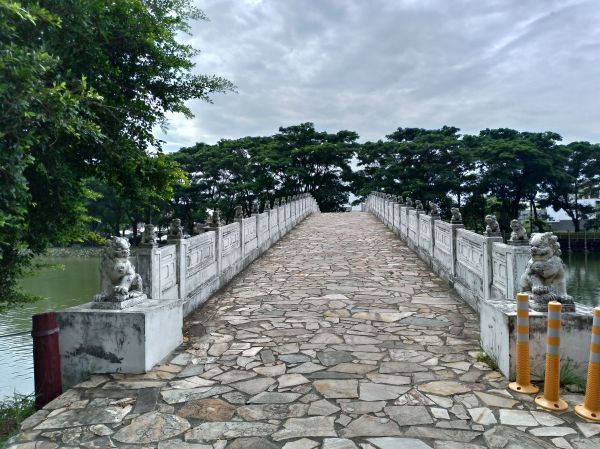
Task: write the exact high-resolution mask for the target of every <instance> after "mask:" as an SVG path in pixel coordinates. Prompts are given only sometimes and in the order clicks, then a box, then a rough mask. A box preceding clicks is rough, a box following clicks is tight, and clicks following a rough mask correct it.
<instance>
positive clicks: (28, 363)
mask: <svg viewBox="0 0 600 449" xmlns="http://www.w3.org/2000/svg"><path fill="white" fill-rule="evenodd" d="M563 260H564V262H565V263H566V264H567V266H568V268H569V283H568V292H569V293H570V294H571V295H573V296H574V297H575V300H576V301H577V302H579V303H584V304H588V305H592V306H596V305H600V253H590V254H584V253H571V254H568V253H565V254H563ZM44 261H45V262H48V263H49V264H62V265H63V266H64V270H57V269H52V268H45V269H43V270H42V271H40V272H39V273H37V274H36V275H35V276H32V277H29V278H27V279H25V280H24V282H23V285H24V287H25V288H26V290H27V291H29V292H30V293H33V294H36V295H39V296H43V297H46V298H47V299H45V300H43V301H39V302H36V303H33V304H28V305H26V306H25V307H22V308H17V309H12V310H9V311H7V312H5V313H4V314H3V315H0V336H1V335H6V334H11V333H16V332H23V331H29V330H30V329H31V315H33V314H36V313H41V312H46V311H49V310H57V309H62V308H64V307H69V306H74V305H77V304H82V303H85V302H89V301H90V299H91V298H92V296H93V295H94V294H96V293H98V288H99V285H100V280H99V272H98V268H99V264H100V259H98V258H93V257H57V258H46V259H44ZM15 391H16V392H19V393H30V392H32V391H33V365H32V355H31V337H30V336H29V335H28V334H27V335H19V336H14V337H6V338H1V337H0V398H2V397H4V396H7V395H11V394H12V393H13V392H15Z"/></svg>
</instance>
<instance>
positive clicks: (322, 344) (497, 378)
mask: <svg viewBox="0 0 600 449" xmlns="http://www.w3.org/2000/svg"><path fill="white" fill-rule="evenodd" d="M478 329H479V324H478V320H477V316H476V315H475V314H474V313H473V311H472V310H471V309H470V308H469V307H468V306H467V305H466V304H465V303H463V301H462V300H461V299H460V298H458V296H456V295H455V294H454V293H453V291H452V290H451V289H450V288H449V287H448V285H447V284H446V283H445V282H443V281H442V280H441V279H439V278H438V277H437V276H436V275H435V274H433V273H432V272H431V271H430V270H429V269H428V268H427V267H426V265H425V264H424V263H423V262H422V261H421V260H420V259H419V258H418V257H417V256H416V255H415V254H414V253H413V252H412V251H411V250H409V249H408V248H407V246H406V245H405V244H404V243H402V242H401V241H400V240H399V239H398V238H397V237H396V236H395V235H394V234H393V233H391V232H390V231H388V230H387V228H385V227H384V225H383V224H381V223H380V222H379V221H377V220H376V219H375V218H374V217H372V216H371V215H369V214H367V213H344V214H318V215H314V216H311V217H309V218H308V219H307V220H306V221H305V222H303V223H302V224H300V225H299V226H298V227H297V228H296V229H294V230H292V231H291V232H290V233H289V234H288V235H287V236H286V237H285V238H283V239H281V241H280V242H279V243H277V244H276V245H275V246H274V247H273V248H272V249H271V250H269V251H268V252H267V253H265V254H264V255H263V256H262V257H261V258H260V259H258V260H257V261H255V262H254V263H253V264H252V265H251V266H250V267H248V268H247V269H246V270H245V271H243V272H242V273H241V274H240V275H239V276H238V277H236V278H235V279H234V280H233V281H232V282H231V283H230V284H229V285H228V286H227V287H226V288H225V289H224V290H223V291H221V292H220V293H218V294H217V295H215V296H214V297H213V298H211V299H210V300H209V301H208V302H207V303H206V304H205V305H204V306H203V307H201V308H200V309H198V310H197V311H196V312H194V313H193V314H191V315H190V316H189V317H188V318H187V319H186V323H185V334H186V341H185V344H184V345H183V346H182V347H181V348H180V349H179V350H178V351H176V353H174V354H173V355H172V356H171V357H170V358H169V359H168V361H167V362H166V363H165V364H163V365H160V366H157V367H155V368H154V369H153V370H152V371H151V372H149V373H147V374H145V375H118V374H117V375H95V376H92V377H91V379H89V380H88V381H86V382H84V383H82V384H80V385H78V386H77V387H76V388H73V389H71V390H69V391H67V392H66V393H64V394H63V395H62V396H61V397H59V398H57V399H56V400H54V401H53V402H52V403H50V404H48V405H47V406H46V407H45V408H44V410H41V411H39V412H37V413H36V414H35V415H34V416H32V417H30V418H29V419H28V420H27V421H26V422H25V423H24V425H23V428H22V431H21V434H20V435H19V437H18V438H19V442H18V443H17V444H15V445H14V446H12V448H13V449H29V448H39V449H42V448H43V449H53V448H58V447H62V448H89V449H93V448H111V447H119V448H157V449H225V448H226V449H275V448H284V449H359V448H360V449H426V448H435V449H476V448H483V447H488V448H507V449H516V448H554V447H557V448H574V449H589V448H600V424H593V423H586V422H585V421H583V420H581V419H580V418H578V417H576V416H575V414H574V413H573V412H572V411H568V412H566V413H562V414H557V413H547V412H545V411H543V410H541V409H538V408H536V406H535V405H534V403H533V402H532V398H531V397H529V396H525V395H519V394H515V393H512V392H510V391H508V390H507V384H508V382H507V380H506V379H505V378H504V377H503V376H502V375H501V374H500V373H498V372H496V371H493V370H491V369H490V368H489V367H488V366H487V365H485V364H484V363H481V362H478V361H477V355H478V348H479V345H478ZM563 397H564V399H566V400H567V401H568V402H569V403H570V404H571V405H573V404H574V403H576V402H579V401H581V399H582V396H581V395H576V394H564V396H563Z"/></svg>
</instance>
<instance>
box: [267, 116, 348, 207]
mask: <svg viewBox="0 0 600 449" xmlns="http://www.w3.org/2000/svg"><path fill="white" fill-rule="evenodd" d="M357 140H358V134H356V133H355V132H353V131H346V130H343V131H338V132H337V133H328V132H325V131H323V132H320V131H316V130H315V127H314V124H313V123H310V122H307V123H302V124H300V125H296V126H289V127H282V128H279V133H278V134H276V135H275V136H273V143H272V145H268V146H265V147H262V148H260V150H261V151H260V153H258V154H257V158H258V161H259V162H258V163H259V164H260V165H263V166H264V167H265V169H266V170H267V171H268V172H270V173H272V174H273V175H274V179H275V181H276V185H277V187H276V189H277V194H278V195H279V196H289V195H296V194H300V193H310V194H311V195H312V196H313V197H314V198H315V200H316V201H317V203H318V205H319V208H320V209H321V211H322V212H334V211H340V210H343V207H344V205H346V204H348V199H349V193H350V191H351V187H350V180H351V179H352V168H351V166H350V162H351V160H352V157H353V156H354V154H355V151H356V148H357V144H356V141H357Z"/></svg>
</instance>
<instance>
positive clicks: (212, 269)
mask: <svg viewBox="0 0 600 449" xmlns="http://www.w3.org/2000/svg"><path fill="white" fill-rule="evenodd" d="M185 243H186V245H185V248H186V252H185V259H184V261H185V278H186V281H185V287H186V295H185V296H186V297H188V296H191V295H193V294H194V292H195V290H196V289H197V288H198V287H200V286H201V285H203V284H205V283H206V282H209V281H210V280H211V279H213V278H215V277H216V276H217V251H216V244H217V241H216V233H215V232H214V231H211V232H206V233H204V234H200V235H197V236H194V237H192V238H190V239H188V240H186V242H185Z"/></svg>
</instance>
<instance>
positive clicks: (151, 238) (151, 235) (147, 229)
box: [140, 223, 157, 246]
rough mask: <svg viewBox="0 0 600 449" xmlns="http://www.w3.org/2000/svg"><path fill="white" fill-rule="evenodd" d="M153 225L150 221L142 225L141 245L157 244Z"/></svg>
mask: <svg viewBox="0 0 600 449" xmlns="http://www.w3.org/2000/svg"><path fill="white" fill-rule="evenodd" d="M154 229H155V227H154V225H153V224H151V223H146V225H145V226H144V232H142V240H141V241H140V245H143V246H154V245H156V244H157V240H156V232H155V231H154Z"/></svg>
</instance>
